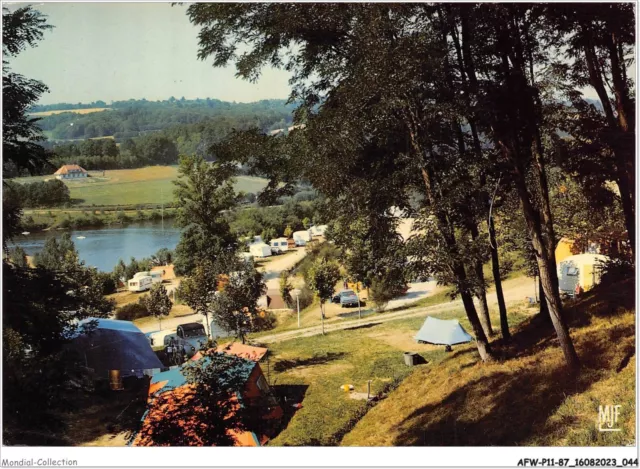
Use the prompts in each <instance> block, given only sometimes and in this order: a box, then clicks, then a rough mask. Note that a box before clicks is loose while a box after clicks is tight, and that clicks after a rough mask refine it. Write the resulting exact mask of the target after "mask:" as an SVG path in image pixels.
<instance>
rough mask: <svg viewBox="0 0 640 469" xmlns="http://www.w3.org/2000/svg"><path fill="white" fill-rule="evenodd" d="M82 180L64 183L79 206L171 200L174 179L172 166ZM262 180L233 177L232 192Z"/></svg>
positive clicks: (251, 187) (248, 188)
mask: <svg viewBox="0 0 640 469" xmlns="http://www.w3.org/2000/svg"><path fill="white" fill-rule="evenodd" d="M90 173H91V174H92V176H94V177H91V178H88V179H87V180H84V181H65V182H66V183H67V185H68V186H69V191H70V193H71V198H72V199H74V200H75V201H76V202H77V203H79V204H82V205H97V206H100V205H135V204H153V203H155V204H160V203H168V202H172V201H173V190H174V187H175V186H174V184H173V181H174V180H176V178H177V177H178V168H177V167H176V166H148V167H146V168H137V169H118V170H107V171H105V174H104V177H102V173H98V172H90ZM51 177H52V176H40V177H30V178H19V179H16V181H17V182H32V181H36V180H43V179H49V178H51ZM265 185H266V180H264V179H261V178H256V177H250V176H239V177H237V178H236V184H235V189H236V191H245V192H257V191H258V190H261V189H262V188H264V187H265Z"/></svg>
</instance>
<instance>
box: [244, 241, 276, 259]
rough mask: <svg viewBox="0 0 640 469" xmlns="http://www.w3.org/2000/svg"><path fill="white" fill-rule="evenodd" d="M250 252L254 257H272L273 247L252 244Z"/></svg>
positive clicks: (263, 244)
mask: <svg viewBox="0 0 640 469" xmlns="http://www.w3.org/2000/svg"><path fill="white" fill-rule="evenodd" d="M249 252H250V253H251V255H252V256H253V257H257V258H261V257H269V256H270V255H271V247H270V246H269V245H268V244H265V243H258V244H252V245H251V246H249Z"/></svg>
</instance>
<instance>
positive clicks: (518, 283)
mask: <svg viewBox="0 0 640 469" xmlns="http://www.w3.org/2000/svg"><path fill="white" fill-rule="evenodd" d="M503 289H504V297H505V302H506V303H507V305H509V304H510V303H515V302H519V301H523V300H526V297H527V296H530V295H531V294H532V292H533V280H531V279H529V278H526V277H518V278H515V279H512V280H508V281H506V282H504V283H503ZM487 300H488V302H489V305H490V306H491V305H497V303H498V300H497V298H496V294H495V291H490V292H489V293H488V294H487ZM458 308H462V302H461V301H460V300H459V299H458V300H454V301H450V302H447V303H441V304H437V305H433V306H427V307H418V308H408V309H405V310H402V311H394V312H389V313H380V314H374V315H368V316H367V317H365V318H363V319H356V320H350V321H341V322H339V323H335V322H334V323H330V324H325V326H324V330H325V332H332V331H339V330H344V329H350V328H354V327H361V326H366V325H368V324H373V323H376V324H378V323H384V322H389V321H395V320H398V319H406V318H413V317H417V316H426V315H432V314H438V313H442V312H445V311H449V310H452V309H458ZM319 334H322V326H321V325H317V326H313V327H305V328H301V329H296V330H293V331H285V332H280V333H277V334H270V335H263V336H260V337H257V338H256V339H255V341H256V342H261V343H272V342H282V341H284V340H291V339H297V338H300V337H311V336H314V335H319Z"/></svg>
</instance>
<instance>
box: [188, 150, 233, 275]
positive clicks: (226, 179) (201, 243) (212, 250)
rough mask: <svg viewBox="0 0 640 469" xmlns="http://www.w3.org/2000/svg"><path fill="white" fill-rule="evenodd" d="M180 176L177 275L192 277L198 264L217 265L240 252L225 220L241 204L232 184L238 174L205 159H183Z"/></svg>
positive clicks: (195, 157)
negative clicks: (229, 253)
mask: <svg viewBox="0 0 640 469" xmlns="http://www.w3.org/2000/svg"><path fill="white" fill-rule="evenodd" d="M178 174H179V179H178V180H177V181H175V185H176V189H175V198H176V204H177V206H178V208H179V211H178V217H177V218H176V221H177V223H178V225H179V226H180V227H181V228H183V232H182V235H181V237H180V242H179V243H178V245H177V247H176V250H175V268H176V273H180V274H189V273H191V271H192V270H193V269H194V267H195V265H196V264H197V263H199V262H205V261H210V262H213V261H215V259H216V258H217V257H218V256H219V255H220V254H221V253H223V252H227V251H234V250H235V248H236V240H235V238H234V236H233V235H232V234H231V231H230V228H229V224H228V222H227V221H226V219H225V218H224V216H223V212H224V211H226V210H229V209H231V208H232V207H234V206H235V205H236V203H237V200H236V195H235V193H234V190H233V184H232V181H231V180H230V178H231V176H232V175H233V174H234V170H233V168H231V167H229V166H226V165H220V164H218V163H209V162H207V161H205V160H204V158H202V157H198V156H183V157H181V159H180V167H179V169H178Z"/></svg>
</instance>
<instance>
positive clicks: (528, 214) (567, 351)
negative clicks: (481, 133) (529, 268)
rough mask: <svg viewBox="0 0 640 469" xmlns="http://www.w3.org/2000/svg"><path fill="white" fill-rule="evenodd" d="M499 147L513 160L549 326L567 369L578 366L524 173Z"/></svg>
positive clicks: (514, 160) (538, 218) (504, 149)
mask: <svg viewBox="0 0 640 469" xmlns="http://www.w3.org/2000/svg"><path fill="white" fill-rule="evenodd" d="M500 143H502V142H500ZM501 147H502V149H503V151H505V152H506V153H507V155H508V156H509V159H510V160H511V161H512V162H513V163H514V169H515V172H516V178H515V184H516V187H517V189H518V195H519V197H520V202H521V205H522V210H523V212H524V217H525V220H526V221H527V226H528V227H529V231H530V233H531V242H532V245H533V249H534V251H535V255H536V261H537V263H538V271H539V273H540V282H541V283H542V289H543V292H544V296H545V297H546V299H547V306H548V308H549V316H550V317H551V322H552V323H553V327H554V329H555V331H556V334H557V336H558V340H559V342H560V347H561V348H562V352H563V353H564V357H565V360H566V361H567V364H568V365H569V367H570V368H571V369H578V368H579V367H580V362H579V360H578V355H577V354H576V351H575V348H574V347H573V342H572V341H571V337H570V336H569V329H568V327H567V325H566V323H565V320H564V317H563V314H562V301H561V300H560V292H559V290H558V287H557V286H558V274H557V272H556V270H555V269H552V268H551V263H550V262H549V257H548V253H547V249H546V247H545V243H544V240H543V237H542V227H541V224H540V214H539V213H538V211H537V210H536V209H535V207H534V206H533V204H532V203H531V200H530V198H529V197H530V196H529V192H528V191H527V186H526V181H525V176H524V174H523V171H522V167H521V166H520V164H519V162H518V160H517V157H515V156H514V155H513V153H512V152H511V151H510V150H509V149H508V148H507V147H506V146H505V145H503V144H501Z"/></svg>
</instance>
